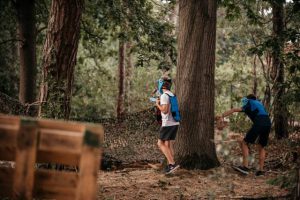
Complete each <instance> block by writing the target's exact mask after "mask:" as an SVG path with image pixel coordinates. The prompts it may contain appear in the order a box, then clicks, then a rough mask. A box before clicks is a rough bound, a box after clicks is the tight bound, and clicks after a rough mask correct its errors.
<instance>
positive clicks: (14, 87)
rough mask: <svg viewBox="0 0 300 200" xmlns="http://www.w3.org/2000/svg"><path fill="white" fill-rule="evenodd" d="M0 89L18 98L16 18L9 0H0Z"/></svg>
mask: <svg viewBox="0 0 300 200" xmlns="http://www.w3.org/2000/svg"><path fill="white" fill-rule="evenodd" d="M0 18H1V20H0V29H1V31H0V91H1V92H3V93H5V94H7V95H8V96H11V97H13V98H18V84H19V82H18V71H17V64H18V63H17V59H16V54H17V45H16V42H17V35H16V18H15V12H14V9H13V5H12V4H11V2H10V1H0Z"/></svg>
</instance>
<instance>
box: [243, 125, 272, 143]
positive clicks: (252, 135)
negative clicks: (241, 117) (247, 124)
mask: <svg viewBox="0 0 300 200" xmlns="http://www.w3.org/2000/svg"><path fill="white" fill-rule="evenodd" d="M270 130H271V126H262V125H256V124H253V125H252V127H251V128H250V130H249V131H248V132H247V134H246V136H245V138H244V141H245V142H246V143H250V144H254V143H256V141H257V143H258V144H260V145H261V146H263V147H265V146H267V144H268V139H269V134H270Z"/></svg>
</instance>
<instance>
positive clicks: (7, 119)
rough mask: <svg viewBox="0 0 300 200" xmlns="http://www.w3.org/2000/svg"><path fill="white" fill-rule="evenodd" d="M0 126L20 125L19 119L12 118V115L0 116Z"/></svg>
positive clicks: (16, 117)
mask: <svg viewBox="0 0 300 200" xmlns="http://www.w3.org/2000/svg"><path fill="white" fill-rule="evenodd" d="M0 124H5V125H19V124H20V117H18V116H13V115H3V114H0Z"/></svg>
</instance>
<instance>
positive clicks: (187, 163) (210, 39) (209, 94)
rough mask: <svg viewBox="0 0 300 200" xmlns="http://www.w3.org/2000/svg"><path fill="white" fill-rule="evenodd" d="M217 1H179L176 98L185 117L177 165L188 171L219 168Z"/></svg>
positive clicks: (180, 134) (176, 156)
mask: <svg viewBox="0 0 300 200" xmlns="http://www.w3.org/2000/svg"><path fill="white" fill-rule="evenodd" d="M216 9H217V2H216V0H203V1H198V0H180V1H179V42H178V45H179V60H178V67H177V75H176V83H177V84H176V85H177V87H176V94H177V95H178V100H179V107H180V110H181V114H182V122H181V124H180V128H179V133H178V137H177V139H176V143H175V158H176V161H177V162H178V163H179V164H180V165H181V166H182V167H184V168H187V169H209V168H212V167H216V166H218V165H219V161H218V159H217V155H216V149H215V144H214V94H215V93H214V91H215V83H214V76H215V46H216Z"/></svg>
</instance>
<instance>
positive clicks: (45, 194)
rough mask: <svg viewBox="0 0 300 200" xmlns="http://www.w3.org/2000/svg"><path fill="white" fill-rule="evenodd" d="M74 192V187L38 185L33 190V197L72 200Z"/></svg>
mask: <svg viewBox="0 0 300 200" xmlns="http://www.w3.org/2000/svg"><path fill="white" fill-rule="evenodd" d="M75 194H76V188H68V189H65V188H63V187H60V188H58V187H50V188H49V187H38V188H36V190H35V193H34V197H35V198H37V199H51V200H54V199H55V200H74V199H75Z"/></svg>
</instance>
